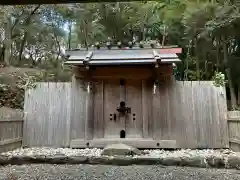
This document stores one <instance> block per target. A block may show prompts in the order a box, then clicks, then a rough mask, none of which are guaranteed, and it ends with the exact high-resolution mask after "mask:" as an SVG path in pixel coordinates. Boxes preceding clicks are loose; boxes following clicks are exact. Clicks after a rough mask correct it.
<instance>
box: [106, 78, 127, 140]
mask: <svg viewBox="0 0 240 180" xmlns="http://www.w3.org/2000/svg"><path fill="white" fill-rule="evenodd" d="M119 81H120V80H119V79H110V80H104V121H105V130H104V138H120V132H121V131H125V119H124V118H123V117H122V116H120V114H119V113H118V112H117V107H118V106H119V103H120V101H121V98H122V97H121V96H122V94H121V93H122V92H121V87H120V83H119Z"/></svg>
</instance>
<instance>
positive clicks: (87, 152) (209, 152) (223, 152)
mask: <svg viewBox="0 0 240 180" xmlns="http://www.w3.org/2000/svg"><path fill="white" fill-rule="evenodd" d="M102 151H103V150H102V149H97V148H93V149H88V148H86V149H70V148H48V147H43V148H26V149H23V148H20V149H16V150H14V151H9V152H5V153H2V154H0V155H5V156H10V157H11V156H34V155H37V156H38V155H56V154H63V155H65V156H76V155H81V156H87V157H92V156H95V157H99V156H101V153H102ZM228 155H234V156H235V155H236V153H235V152H233V151H231V150H227V149H220V150H213V149H205V150H191V149H181V150H176V151H165V150H159V149H156V150H144V151H143V155H141V156H147V157H156V158H158V157H161V158H166V157H197V156H198V157H204V158H206V157H211V156H214V157H225V156H228Z"/></svg>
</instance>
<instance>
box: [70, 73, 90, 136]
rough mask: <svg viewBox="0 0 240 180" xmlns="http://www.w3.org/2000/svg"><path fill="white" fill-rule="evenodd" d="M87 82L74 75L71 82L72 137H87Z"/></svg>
mask: <svg viewBox="0 0 240 180" xmlns="http://www.w3.org/2000/svg"><path fill="white" fill-rule="evenodd" d="M86 97H87V84H86V82H84V81H83V80H81V79H79V78H75V77H74V76H73V78H72V83H71V127H70V131H71V132H70V135H71V137H70V139H76V138H78V139H84V138H85V119H86V106H87V105H86Z"/></svg>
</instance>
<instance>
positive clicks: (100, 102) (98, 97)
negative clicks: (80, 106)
mask: <svg viewBox="0 0 240 180" xmlns="http://www.w3.org/2000/svg"><path fill="white" fill-rule="evenodd" d="M103 88H104V85H103V80H99V81H95V82H94V90H93V93H94V108H93V109H94V138H103V137H104V114H103V113H104V97H103V93H104V90H103Z"/></svg>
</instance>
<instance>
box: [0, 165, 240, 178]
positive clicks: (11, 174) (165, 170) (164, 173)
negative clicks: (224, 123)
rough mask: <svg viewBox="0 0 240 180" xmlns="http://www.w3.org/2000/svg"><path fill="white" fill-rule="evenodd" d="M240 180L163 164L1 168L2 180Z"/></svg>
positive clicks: (232, 173)
mask: <svg viewBox="0 0 240 180" xmlns="http://www.w3.org/2000/svg"><path fill="white" fill-rule="evenodd" d="M23 179H24V180H28V179H29V180H72V179H74V180H77V179H81V180H88V179H89V180H94V179H99V180H128V179H129V180H135V179H136V180H154V179H156V180H213V179H215V180H239V179H240V171H237V170H225V169H199V168H187V167H163V166H107V165H94V166H92V165H48V164H45V165H42V164H39V165H37V164H34V165H21V166H5V167H0V180H23Z"/></svg>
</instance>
